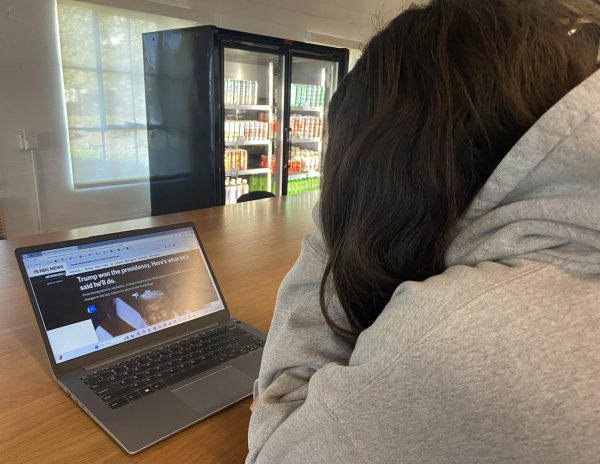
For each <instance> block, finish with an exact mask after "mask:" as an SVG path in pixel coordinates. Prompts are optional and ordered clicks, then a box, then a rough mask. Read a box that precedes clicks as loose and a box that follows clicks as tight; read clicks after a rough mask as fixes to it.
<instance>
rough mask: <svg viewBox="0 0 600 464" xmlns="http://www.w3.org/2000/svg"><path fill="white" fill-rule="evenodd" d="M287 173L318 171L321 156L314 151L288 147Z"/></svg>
mask: <svg viewBox="0 0 600 464" xmlns="http://www.w3.org/2000/svg"><path fill="white" fill-rule="evenodd" d="M288 166H289V168H288V172H290V173H294V172H309V171H319V170H320V166H321V155H319V152H318V151H315V150H305V149H303V148H299V147H295V146H293V145H292V146H291V147H290V162H289V164H288Z"/></svg>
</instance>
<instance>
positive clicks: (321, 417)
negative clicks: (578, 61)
mask: <svg viewBox="0 0 600 464" xmlns="http://www.w3.org/2000/svg"><path fill="white" fill-rule="evenodd" d="M315 219H317V214H315ZM324 256H325V249H324V245H323V240H322V238H321V235H320V233H319V231H318V227H317V231H316V232H315V233H313V234H312V235H310V236H309V237H307V238H306V239H305V240H304V242H303V244H302V251H301V254H300V257H299V259H298V261H297V262H296V264H295V265H294V267H293V268H292V269H291V270H290V272H289V274H288V275H287V276H286V278H285V279H284V281H283V282H282V284H281V288H280V291H279V295H278V298H277V303H276V308H275V314H274V317H273V322H272V325H271V330H270V332H269V337H268V340H267V344H266V347H265V353H264V358H263V363H262V366H261V372H260V377H259V379H258V381H257V385H256V388H255V394H258V395H259V396H260V399H259V401H258V403H257V406H256V408H255V411H254V413H253V414H252V418H251V421H250V431H249V448H250V452H249V455H248V458H247V463H255V462H256V463H278V464H280V463H281V464H283V463H303V464H306V463H444V464H451V463H457V464H459V463H460V464H466V463H513V462H522V463H569V464H580V463H581V464H583V463H600V72H597V73H596V74H594V75H593V76H592V77H590V78H589V79H587V80H586V81H585V82H584V83H582V84H581V85H579V86H578V87H577V88H575V89H574V90H573V91H571V92H570V93H569V94H568V95H567V96H566V97H564V98H563V99H562V100H561V101H560V102H558V103H557V104H556V105H555V106H554V107H553V108H552V109H550V110H549V111H548V112H547V113H546V114H545V115H544V116H543V117H542V118H541V119H540V120H539V121H538V122H537V123H536V124H535V125H534V126H533V127H532V128H531V129H530V130H529V131H528V132H527V134H525V135H524V136H523V137H522V139H521V140H520V141H519V142H518V143H517V144H516V145H515V146H514V147H513V148H512V150H511V151H510V152H509V153H508V155H507V156H506V157H505V159H504V160H503V161H502V162H501V164H500V165H499V166H498V168H497V169H496V170H495V172H494V173H493V174H492V176H491V177H490V179H489V180H488V181H487V183H486V184H485V186H484V187H483V189H482V191H481V192H480V193H479V195H478V196H477V198H476V199H475V200H474V202H473V204H472V205H471V206H470V208H469V210H468V211H467V213H466V214H465V216H464V218H463V220H462V221H461V224H460V225H459V230H458V233H457V234H456V236H455V238H454V240H453V241H452V243H451V245H450V247H449V249H448V251H447V263H448V266H449V267H448V269H447V270H446V271H445V272H444V273H442V274H440V275H438V276H435V277H432V278H430V279H428V280H426V281H424V282H420V283H418V282H404V283H402V284H401V285H400V286H399V287H398V288H397V290H396V291H395V293H394V295H393V297H392V299H391V300H390V302H389V303H388V305H387V306H386V307H385V308H384V310H383V312H382V313H381V315H380V316H379V318H378V319H377V320H376V321H375V323H374V324H373V325H372V326H371V327H370V328H369V329H367V330H365V331H364V332H363V333H362V334H361V335H360V337H359V338H358V340H357V341H356V344H355V345H354V344H352V343H350V342H348V341H345V340H343V339H340V338H339V337H337V336H335V335H333V333H332V332H331V330H330V329H329V328H328V326H327V325H326V323H325V321H324V319H323V316H322V315H321V312H320V308H319V302H318V289H319V282H320V279H321V275H322V272H323V265H324ZM332 307H333V311H334V313H335V314H336V318H337V319H338V320H339V321H344V317H343V316H342V313H341V311H340V309H339V304H337V302H336V301H333V302H332Z"/></svg>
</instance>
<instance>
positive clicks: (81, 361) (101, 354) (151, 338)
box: [15, 222, 231, 375]
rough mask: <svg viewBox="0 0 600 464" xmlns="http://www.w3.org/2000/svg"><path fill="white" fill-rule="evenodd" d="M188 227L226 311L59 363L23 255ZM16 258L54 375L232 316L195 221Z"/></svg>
mask: <svg viewBox="0 0 600 464" xmlns="http://www.w3.org/2000/svg"><path fill="white" fill-rule="evenodd" d="M186 227H191V228H192V230H193V231H194V234H195V236H196V240H197V241H198V244H199V245H200V250H201V253H202V255H203V257H204V260H205V262H206V265H207V268H208V272H209V273H210V276H211V278H212V281H213V282H214V284H215V289H216V290H217V293H218V295H219V298H221V301H222V302H223V309H221V310H218V311H216V312H214V313H211V314H208V315H206V316H202V317H199V318H197V319H192V320H189V321H185V322H182V323H181V324H179V325H176V326H174V327H168V328H166V329H163V330H160V331H157V332H153V333H151V334H148V335H145V336H143V337H140V338H134V339H133V340H129V341H126V342H122V343H119V344H117V345H114V346H111V347H108V348H104V349H102V350H100V351H94V352H92V353H88V354H85V355H82V356H80V357H78V358H75V359H71V360H68V361H64V362H61V363H57V362H56V361H55V359H54V353H53V352H52V347H51V345H50V341H49V339H48V335H47V333H46V328H45V325H44V321H43V319H42V314H41V311H40V308H39V306H38V304H37V300H36V298H35V295H34V293H33V288H32V286H31V283H30V280H29V276H28V275H27V270H26V268H25V264H24V262H23V257H22V256H23V254H28V253H35V252H39V251H45V250H52V249H55V248H63V247H68V246H74V245H86V244H90V243H95V242H102V241H105V240H114V239H123V238H128V237H135V236H140V235H145V234H151V233H155V232H164V231H169V230H176V229H181V228H186ZM15 256H16V258H17V263H18V265H19V269H20V270H21V275H22V276H23V279H24V282H25V287H26V288H27V294H28V295H29V300H30V302H31V306H32V308H33V312H34V314H35V319H36V321H37V324H38V328H39V331H40V334H41V336H42V339H43V341H44V346H45V348H46V354H47V356H48V360H49V361H50V366H51V367H52V371H53V372H54V374H55V375H59V374H62V373H65V372H68V371H72V370H74V369H80V368H83V367H85V366H89V365H93V364H98V363H100V362H101V361H103V360H107V359H109V358H115V357H118V356H119V355H122V354H126V353H128V352H131V351H136V350H139V349H140V348H145V347H148V348H150V347H152V346H154V345H158V344H160V343H161V342H165V341H167V340H169V339H173V338H178V337H181V336H185V335H187V334H190V333H193V332H196V331H198V330H202V329H203V328H206V327H207V326H210V325H214V324H217V323H219V322H221V321H223V320H227V319H229V318H230V317H231V314H230V311H229V308H228V306H227V303H226V302H225V298H224V296H223V292H222V291H221V288H220V287H219V283H218V281H217V279H216V276H215V273H214V271H213V268H212V266H211V264H210V261H209V259H208V255H207V254H206V249H205V248H204V245H203V244H202V241H201V240H200V236H199V234H198V231H197V229H196V226H195V225H194V223H193V222H183V223H177V224H170V225H166V226H158V227H151V228H147V229H135V230H130V231H126V232H115V233H110V234H103V235H95V236H90V237H85V238H80V239H75V240H66V241H62V242H52V243H46V244H42V245H34V246H29V247H20V248H17V249H16V250H15Z"/></svg>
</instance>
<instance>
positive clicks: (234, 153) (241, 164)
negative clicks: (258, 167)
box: [225, 149, 248, 172]
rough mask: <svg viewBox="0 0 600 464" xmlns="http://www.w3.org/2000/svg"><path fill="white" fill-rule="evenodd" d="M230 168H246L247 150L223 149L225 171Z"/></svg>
mask: <svg viewBox="0 0 600 464" xmlns="http://www.w3.org/2000/svg"><path fill="white" fill-rule="evenodd" d="M232 169H240V170H243V171H245V170H246V169H248V152H247V151H246V150H241V149H237V150H225V172H229V171H231V170H232Z"/></svg>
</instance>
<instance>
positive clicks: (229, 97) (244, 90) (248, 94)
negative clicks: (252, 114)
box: [225, 79, 258, 105]
mask: <svg viewBox="0 0 600 464" xmlns="http://www.w3.org/2000/svg"><path fill="white" fill-rule="evenodd" d="M257 101H258V82H256V81H240V80H237V79H225V104H226V105H256V104H257Z"/></svg>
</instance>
